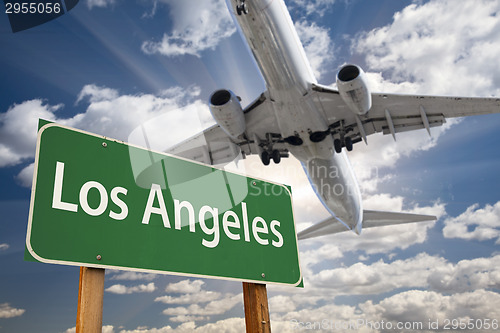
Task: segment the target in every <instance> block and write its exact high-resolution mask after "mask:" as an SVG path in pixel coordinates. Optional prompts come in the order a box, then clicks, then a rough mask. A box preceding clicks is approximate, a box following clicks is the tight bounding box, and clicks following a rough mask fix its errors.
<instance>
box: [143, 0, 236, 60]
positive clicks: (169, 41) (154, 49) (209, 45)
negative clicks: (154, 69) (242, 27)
mask: <svg viewBox="0 0 500 333" xmlns="http://www.w3.org/2000/svg"><path fill="white" fill-rule="evenodd" d="M163 2H165V3H167V4H168V5H169V6H170V17H171V19H172V21H173V31H172V32H171V33H169V34H167V33H165V34H164V35H163V38H162V39H161V41H146V42H144V43H143V44H142V50H143V52H145V53H147V54H155V53H159V54H162V55H166V56H179V55H185V54H190V55H194V56H197V57H200V56H201V55H200V54H201V52H202V51H205V50H208V49H215V47H216V46H217V45H218V44H219V42H220V41H221V40H222V39H225V38H228V37H229V36H231V35H232V34H233V33H234V32H235V31H236V28H235V26H234V24H233V21H232V19H231V16H230V15H229V12H228V11H227V10H226V4H225V3H224V1H222V0H210V1H202V2H200V1H194V0H191V1H173V0H164V1H163ZM193 8H196V10H193ZM214 13H217V14H216V15H214Z"/></svg>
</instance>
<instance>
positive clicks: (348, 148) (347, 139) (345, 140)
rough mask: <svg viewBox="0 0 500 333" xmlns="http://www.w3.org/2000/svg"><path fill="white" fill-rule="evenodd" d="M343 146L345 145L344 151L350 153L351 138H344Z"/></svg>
mask: <svg viewBox="0 0 500 333" xmlns="http://www.w3.org/2000/svg"><path fill="white" fill-rule="evenodd" d="M344 145H345V149H347V151H352V139H351V137H349V136H348V137H346V138H345V139H344Z"/></svg>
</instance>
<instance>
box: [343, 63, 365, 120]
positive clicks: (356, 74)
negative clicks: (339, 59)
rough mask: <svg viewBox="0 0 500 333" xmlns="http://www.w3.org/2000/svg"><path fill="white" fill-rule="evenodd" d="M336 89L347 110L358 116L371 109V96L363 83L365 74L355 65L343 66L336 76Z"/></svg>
mask: <svg viewBox="0 0 500 333" xmlns="http://www.w3.org/2000/svg"><path fill="white" fill-rule="evenodd" d="M337 88H338V90H339V93H340V96H341V97H342V99H343V100H344V102H345V103H346V104H347V106H348V107H349V109H350V110H351V111H352V112H354V113H356V114H359V115H363V114H365V113H367V112H368V111H369V110H370V109H371V107H372V95H371V94H370V91H369V90H368V86H367V85H366V81H365V72H364V71H363V70H362V69H361V68H360V67H358V66H356V65H345V66H344V67H342V68H341V69H340V71H339V73H338V74H337Z"/></svg>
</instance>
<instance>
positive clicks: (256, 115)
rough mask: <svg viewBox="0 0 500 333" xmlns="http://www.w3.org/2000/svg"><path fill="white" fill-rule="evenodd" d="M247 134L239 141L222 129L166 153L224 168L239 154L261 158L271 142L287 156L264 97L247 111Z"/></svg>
mask: <svg viewBox="0 0 500 333" xmlns="http://www.w3.org/2000/svg"><path fill="white" fill-rule="evenodd" d="M243 112H244V115H245V123H246V130H245V134H244V135H243V136H242V137H241V138H238V139H233V138H231V137H229V136H228V135H227V134H226V133H225V132H224V131H223V130H222V128H221V127H220V126H219V125H213V126H211V127H209V128H207V129H206V130H204V131H203V132H201V133H199V134H197V135H195V136H193V137H191V138H189V139H187V140H185V141H182V142H180V143H178V144H176V145H175V146H173V147H170V148H169V149H167V150H166V152H167V153H170V154H173V155H177V156H181V157H184V158H188V159H191V160H194V161H198V162H202V163H206V164H212V165H216V164H223V163H229V162H231V161H233V160H234V159H235V158H236V157H237V156H238V155H239V154H240V152H241V153H242V154H243V155H251V154H259V153H260V151H261V149H262V148H263V147H264V146H265V145H267V144H269V142H272V144H273V148H274V149H277V150H279V151H280V152H282V154H283V155H285V156H287V155H288V150H287V148H286V147H285V143H284V141H283V140H282V138H281V135H280V134H279V128H278V124H277V121H276V118H275V115H274V111H273V109H272V105H271V102H270V101H269V100H268V98H267V97H266V96H265V93H263V94H262V95H261V96H260V97H259V98H257V99H256V100H255V101H253V102H252V103H250V104H249V105H248V106H247V107H246V108H245V109H244V110H243Z"/></svg>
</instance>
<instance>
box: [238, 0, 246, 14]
mask: <svg viewBox="0 0 500 333" xmlns="http://www.w3.org/2000/svg"><path fill="white" fill-rule="evenodd" d="M236 13H237V14H238V15H241V14H245V15H246V14H248V7H247V4H246V3H245V0H241V4H239V5H237V6H236Z"/></svg>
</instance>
